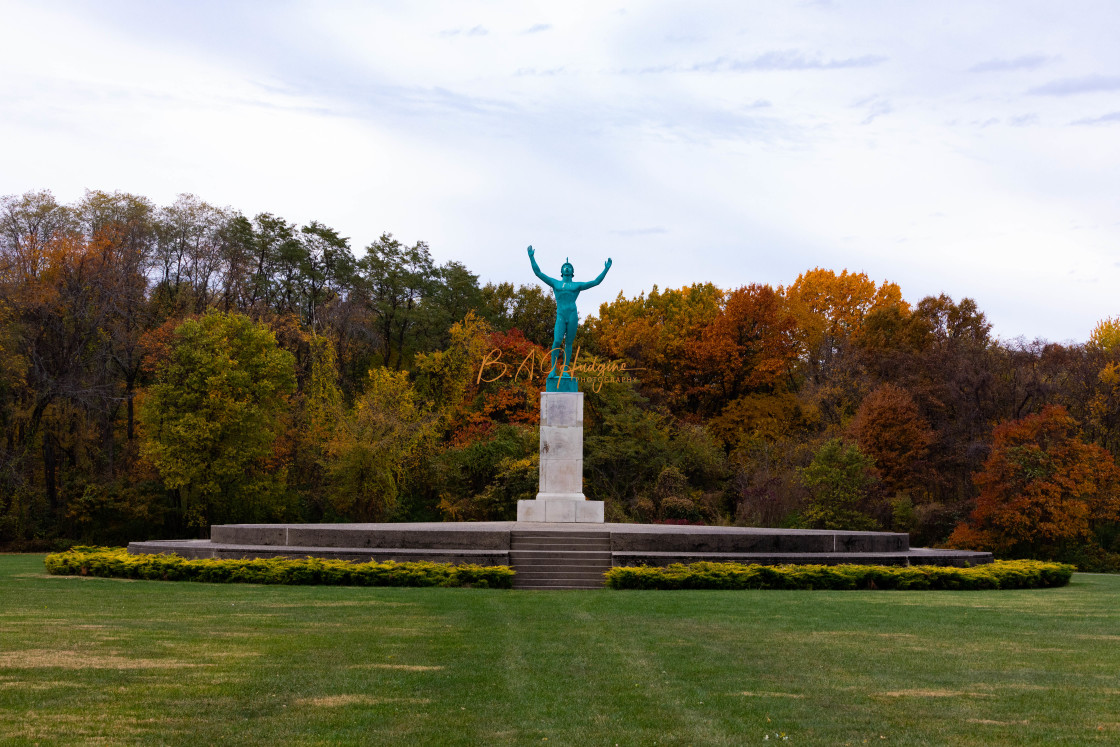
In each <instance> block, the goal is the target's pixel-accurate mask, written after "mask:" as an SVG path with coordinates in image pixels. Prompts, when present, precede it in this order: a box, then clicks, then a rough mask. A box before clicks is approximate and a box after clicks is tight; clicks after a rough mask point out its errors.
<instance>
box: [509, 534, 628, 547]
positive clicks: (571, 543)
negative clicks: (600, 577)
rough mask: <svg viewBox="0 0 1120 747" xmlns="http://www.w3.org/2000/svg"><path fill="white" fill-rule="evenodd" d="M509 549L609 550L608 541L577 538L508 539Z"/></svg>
mask: <svg viewBox="0 0 1120 747" xmlns="http://www.w3.org/2000/svg"><path fill="white" fill-rule="evenodd" d="M510 547H511V548H513V549H514V550H516V549H517V548H524V547H533V548H605V549H607V550H609V549H610V540H580V539H579V538H560V536H558V538H544V539H540V538H529V539H524V538H519V536H515V538H511V539H510Z"/></svg>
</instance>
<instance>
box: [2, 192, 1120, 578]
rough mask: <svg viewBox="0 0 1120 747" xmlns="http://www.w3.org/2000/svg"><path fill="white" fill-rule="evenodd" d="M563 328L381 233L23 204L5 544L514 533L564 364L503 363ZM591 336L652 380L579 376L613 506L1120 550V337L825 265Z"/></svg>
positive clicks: (5, 395)
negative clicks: (305, 530) (1040, 321)
mask: <svg viewBox="0 0 1120 747" xmlns="http://www.w3.org/2000/svg"><path fill="white" fill-rule="evenodd" d="M554 318H555V305H554V302H553V300H552V298H551V296H550V295H548V294H546V293H545V289H543V288H542V287H540V286H538V285H536V284H530V285H521V286H514V285H512V284H508V283H501V284H494V283H486V284H481V283H480V282H479V278H478V276H477V275H475V274H473V273H471V272H470V271H469V269H468V268H467V267H465V266H464V265H462V264H461V263H458V262H447V263H444V264H442V265H441V264H437V263H436V262H435V261H434V260H433V259H432V256H431V252H430V249H429V247H428V246H427V245H426V244H425V243H424V242H417V243H415V244H413V245H411V246H410V245H407V244H404V243H402V242H400V241H399V240H397V239H396V238H394V237H393V236H392V235H391V234H389V233H385V234H382V235H381V236H380V237H379V238H378V239H377V240H376V241H374V242H372V243H370V244H369V245H368V246H366V247H365V248H364V251H362V252H360V253H355V251H354V250H353V248H352V247H351V245H350V241H349V239H348V238H346V237H343V236H341V235H340V234H339V233H338V232H337V231H335V230H334V229H332V228H330V227H328V226H325V225H323V224H321V223H318V222H315V221H312V222H310V223H309V224H307V225H304V226H299V227H297V226H296V225H295V224H293V223H290V222H288V221H286V220H284V219H283V218H280V217H278V216H275V215H271V214H268V213H262V214H259V215H257V216H255V217H252V218H249V217H246V216H244V215H242V214H240V213H239V212H237V211H236V210H233V209H230V208H220V207H215V206H213V205H210V204H208V203H206V202H204V201H203V200H201V199H199V198H197V197H195V196H192V195H182V196H180V197H179V198H178V199H177V200H176V201H175V202H174V203H172V204H171V205H168V206H157V205H156V204H154V203H153V202H152V201H150V200H148V199H147V198H145V197H142V196H137V195H131V194H125V193H119V192H114V193H107V192H98V191H89V192H87V193H86V194H85V196H84V197H83V198H82V199H81V200H79V201H77V202H75V203H73V204H60V203H58V202H57V201H56V200H55V199H54V197H53V196H52V195H51V194H50V193H49V192H33V193H28V194H24V195H18V196H15V195H13V196H8V197H4V198H0V425H2V427H3V432H4V436H3V439H2V441H0V543H2V544H3V545H5V546H8V547H13V548H18V547H43V546H51V545H54V544H60V543H62V544H64V543H66V542H70V541H82V542H108V543H114V542H116V543H119V542H124V541H127V540H129V539H137V538H147V537H163V536H187V535H188V534H204V533H205V531H206V528H207V527H208V526H209V525H210V524H211V523H225V522H234V521H271V520H284V521H381V520H441V519H444V520H487V519H494V520H497V519H510V518H513V517H514V515H515V511H516V502H517V500H518V499H523V498H531V497H533V495H535V493H536V473H537V459H538V456H537V448H538V444H537V433H536V424H537V410H538V396H539V395H538V392H539V391H540V390H541V389H542V388H543V373H541V372H540V371H539V369H537V370H536V371H534V372H533V373H532V375H529V373H527V372H523V375H520V376H504V377H497V378H494V377H489V376H481V375H480V366H481V364H482V362H483V361H484V360H487V359H490V360H493V356H494V355H495V354H500V355H501V356H502V358H501V359H502V360H505V361H517V362H520V361H523V360H526V359H540V358H541V357H543V356H545V355H547V350H548V347H549V345H550V343H551V337H552V323H553V320H554ZM577 343H578V344H579V345H580V348H581V352H580V355H581V356H583V357H582V358H581V362H583V363H587V364H588V365H589V366H590V367H592V368H593V367H594V365H595V364H596V363H598V364H601V367H603V368H610V367H611V366H612V365H614V366H617V365H618V363H619V362H622V363H623V364H624V365H625V367H626V368H627V369H629V370H630V371H631V372H632V374H633V375H632V376H624V377H606V379H605V380H604V381H603V382H602V383H601V384H598V385H597V386H596V387H587V386H585V387H583V390H584V391H585V394H586V416H587V423H586V426H585V427H586V437H585V462H584V465H585V482H586V485H585V493H587V494H588V495H589V496H590V497H594V498H598V499H602V500H605V501H606V502H607V513H608V520H614V521H662V522H701V523H736V524H743V525H756V526H809V527H820V528H867V529H872V528H875V529H887V530H896V531H907V532H910V533H911V535H912V538H913V541H914V543H915V544H929V545H934V544H940V543H945V542H950V543H953V544H955V545H957V546H962V547H965V546H967V547H975V548H987V549H994V550H996V551H998V552H1000V553H1001V554H1004V555H1008V556H1035V557H1060V558H1063V559H1074V560H1076V561H1077V562H1080V563H1081V564H1082V565H1084V566H1086V567H1099V568H1109V567H1115V566H1117V560H1118V559H1120V555H1118V553H1120V539H1118V538H1120V492H1118V478H1117V476H1116V473H1117V469H1116V463H1115V459H1116V456H1117V455H1118V450H1120V392H1118V389H1120V324H1118V323H1117V322H1116V321H1115V320H1108V319H1106V320H1102V321H1101V322H1100V323H1099V324H1098V325H1097V327H1096V329H1095V330H1094V331H1093V333H1092V335H1091V336H1090V339H1089V341H1088V342H1086V343H1085V344H1077V345H1058V344H1054V343H1047V342H1044V341H1025V340H1016V341H1010V342H1008V341H1003V340H999V339H996V338H994V337H993V336H992V334H991V325H990V324H989V323H988V322H987V320H986V318H985V316H984V314H983V313H982V312H981V311H980V309H979V308H978V307H977V305H976V303H975V302H973V301H972V300H970V299H960V300H953V299H952V298H950V297H949V296H947V295H939V296H931V297H927V298H923V299H921V300H920V301H918V302H917V303H914V304H911V303H908V302H907V301H905V300H904V299H903V296H902V291H901V289H900V288H899V287H898V286H897V285H896V284H894V283H891V282H889V281H881V282H875V281H873V280H871V279H870V278H868V277H867V276H866V275H864V274H862V273H851V272H848V271H846V270H845V271H841V272H839V273H837V272H835V271H832V270H826V269H820V268H816V269H813V270H809V271H807V272H805V273H803V274H802V275H800V276H799V277H798V278H796V279H795V280H794V281H793V282H792V283H790V284H789V285H788V286H780V287H778V288H772V287H770V286H767V285H761V284H753V285H748V286H744V287H741V288H737V289H732V290H724V289H721V288H719V287H717V286H715V285H714V284H711V283H699V284H694V285H691V286H687V287H684V288H668V289H664V290H662V289H659V288H657V287H654V288H653V289H652V290H651V291H650V292H648V293H642V294H640V295H638V296H637V297H633V298H626V297H623V296H622V295H621V294H620V295H619V297H618V298H617V299H616V300H614V301H612V302H610V303H606V304H603V305H602V306H601V308H600V309H599V311H598V314H597V315H595V316H592V317H590V318H588V319H586V320H585V322H584V323H583V324H582V325H581V328H580V334H579V337H578V338H577ZM515 367H516V366H515ZM589 370H590V369H589ZM628 379H636V381H633V380H628Z"/></svg>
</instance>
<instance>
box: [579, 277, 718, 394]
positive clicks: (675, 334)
mask: <svg viewBox="0 0 1120 747" xmlns="http://www.w3.org/2000/svg"><path fill="white" fill-rule="evenodd" d="M723 300H724V293H723V291H721V290H720V289H719V288H717V287H716V286H714V285H712V284H711V283H702V284H696V285H691V286H687V287H685V288H680V289H666V290H664V291H662V290H659V289H658V288H657V286H654V288H653V290H651V291H650V292H649V294H648V295H646V294H645V293H642V294H640V295H639V296H638V297H637V298H634V299H627V298H624V297H623V296H622V294H619V296H618V298H617V299H615V300H614V301H612V302H611V303H609V304H603V305H602V306H601V307H600V308H599V315H598V317H591V318H589V319H587V321H586V324H585V328H584V334H585V335H586V338H584V339H587V338H590V346H591V347H593V349H595V350H596V351H597V352H599V353H600V354H602V355H603V356H605V357H607V358H612V359H621V360H624V361H626V362H627V365H628V366H629V367H631V368H636V369H640V371H639V372H638V373H637V376H638V377H639V378H640V379H641V381H642V389H643V392H644V393H645V394H646V395H647V396H648V397H650V399H651V400H652V401H653V402H655V403H657V404H662V405H665V406H667V407H669V408H671V409H674V410H682V409H684V408H687V407H688V406H689V404H690V403H692V404H696V398H697V396H698V395H700V394H701V393H702V390H703V386H704V384H703V383H701V382H698V381H697V380H696V377H695V375H694V373H692V372H691V371H690V370H688V369H689V367H690V366H692V364H693V361H692V360H691V355H692V353H693V350H692V346H693V344H694V341H695V340H698V339H700V338H701V337H702V336H703V334H704V331H705V329H707V327H708V326H709V325H710V324H712V322H713V321H714V320H715V319H716V318H717V317H718V316H719V314H720V312H721V309H722V305H723Z"/></svg>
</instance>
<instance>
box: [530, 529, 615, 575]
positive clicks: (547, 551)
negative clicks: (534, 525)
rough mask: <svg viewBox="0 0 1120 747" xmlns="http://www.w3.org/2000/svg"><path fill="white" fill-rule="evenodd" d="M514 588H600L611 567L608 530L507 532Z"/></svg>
mask: <svg viewBox="0 0 1120 747" xmlns="http://www.w3.org/2000/svg"><path fill="white" fill-rule="evenodd" d="M509 563H510V565H511V566H513V570H514V571H516V572H517V575H515V576H514V577H513V588H515V589H601V588H603V574H604V573H606V572H607V571H608V570H610V568H611V535H610V532H591V531H586V532H584V531H581V532H572V531H563V532H556V531H552V532H550V531H548V530H523V531H517V530H515V531H513V532H511V533H510V545H509Z"/></svg>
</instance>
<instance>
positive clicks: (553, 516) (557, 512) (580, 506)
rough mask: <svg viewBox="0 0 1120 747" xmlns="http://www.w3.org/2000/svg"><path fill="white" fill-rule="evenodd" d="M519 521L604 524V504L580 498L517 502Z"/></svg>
mask: <svg viewBox="0 0 1120 747" xmlns="http://www.w3.org/2000/svg"><path fill="white" fill-rule="evenodd" d="M517 520H518V521H552V522H563V523H567V524H574V523H578V524H602V523H603V502H602V501H587V500H581V499H579V498H548V499H544V500H535V501H518V502H517Z"/></svg>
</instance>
